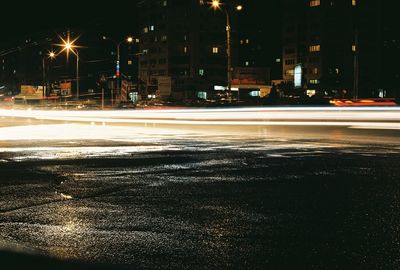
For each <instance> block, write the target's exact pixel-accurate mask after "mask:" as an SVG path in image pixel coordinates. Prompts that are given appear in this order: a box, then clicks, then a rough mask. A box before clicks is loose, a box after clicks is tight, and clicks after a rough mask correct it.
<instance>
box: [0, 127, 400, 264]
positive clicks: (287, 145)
mask: <svg viewBox="0 0 400 270" xmlns="http://www.w3.org/2000/svg"><path fill="white" fill-rule="evenodd" d="M39 128H40V127H39ZM100 128H101V127H100ZM119 131H121V129H120V128H117V129H115V130H111V131H110V132H112V133H113V132H119ZM136 131H137V130H136ZM64 135H65V134H64ZM87 135H88V136H89V133H87ZM24 136H26V137H27V135H24ZM110 136H111V135H110ZM112 136H113V135H112ZM335 136H339V135H338V133H337V132H335ZM0 145H1V151H0V172H1V180H0V183H1V188H0V239H1V240H0V242H1V241H8V242H11V243H18V244H19V245H23V246H26V247H29V248H33V249H35V250H36V251H37V252H39V253H41V254H44V255H50V256H52V257H56V258H62V259H78V260H83V261H88V262H95V263H106V264H116V265H123V266H128V267H132V268H135V267H140V268H155V269H176V268H196V269H197V268H207V269H221V268H232V267H235V268H244V269H266V268H269V269H288V268H291V269H296V268H297V269H304V266H305V268H306V269H324V268H338V269H353V268H356V269H377V268H380V269H398V268H399V267H400V265H399V261H400V260H399V259H400V254H399V250H400V249H399V248H400V233H399V228H400V226H399V224H400V214H399V213H400V201H399V200H398V198H399V197H400V194H399V190H400V189H399V182H398V177H399V175H400V168H399V166H398V164H399V162H400V151H399V148H398V145H397V144H395V143H394V144H391V143H385V144H383V143H380V142H375V143H371V144H369V145H366V144H364V143H363V142H362V141H359V142H357V143H354V142H352V141H351V140H347V139H346V140H339V139H338V140H334V139H331V140H330V141H327V140H322V139H320V138H314V137H313V138H307V137H305V138H302V139H293V138H291V137H290V136H279V137H276V138H274V137H273V136H265V135H261V136H260V135H254V136H247V137H243V136H241V135H229V136H227V135H218V134H215V135H212V136H208V137H207V138H204V137H202V136H198V134H197V133H196V132H193V131H192V132H186V131H182V132H181V133H178V134H177V135H176V136H171V135H170V134H168V133H167V134H157V135H154V137H151V136H150V135H147V134H144V135H143V136H142V135H138V134H136V135H135V136H134V135H133V133H132V134H130V133H125V134H124V136H121V137H120V140H113V141H111V140H104V138H103V137H97V135H93V136H91V135H90V136H89V138H86V139H85V140H82V138H79V137H77V138H74V139H73V140H71V141H69V140H66V139H65V138H60V139H59V140H56V141H47V142H46V143H43V141H37V140H36V141H34V142H33V141H18V142H16V143H15V144H14V143H13V144H11V143H10V142H9V141H3V142H1V143H0Z"/></svg>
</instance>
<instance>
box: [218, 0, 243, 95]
mask: <svg viewBox="0 0 400 270" xmlns="http://www.w3.org/2000/svg"><path fill="white" fill-rule="evenodd" d="M223 5H226V4H223V3H221V2H220V0H213V1H212V2H211V7H212V8H213V9H214V10H217V9H222V6H223ZM223 10H224V11H225V14H226V44H227V49H226V54H227V58H228V64H227V80H228V85H227V86H228V99H229V102H231V101H232V44H231V43H232V39H231V19H230V15H229V11H228V10H227V9H226V8H224V9H223ZM235 10H237V11H241V10H243V6H242V5H237V6H235Z"/></svg>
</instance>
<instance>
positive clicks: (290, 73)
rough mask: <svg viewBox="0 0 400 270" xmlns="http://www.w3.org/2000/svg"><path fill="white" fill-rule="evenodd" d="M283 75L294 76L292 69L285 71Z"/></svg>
mask: <svg viewBox="0 0 400 270" xmlns="http://www.w3.org/2000/svg"><path fill="white" fill-rule="evenodd" d="M285 74H286V76H294V69H289V70H286V72H285Z"/></svg>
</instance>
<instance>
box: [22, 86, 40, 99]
mask: <svg viewBox="0 0 400 270" xmlns="http://www.w3.org/2000/svg"><path fill="white" fill-rule="evenodd" d="M43 93H44V91H43V86H33V85H21V96H26V97H30V98H42V97H43Z"/></svg>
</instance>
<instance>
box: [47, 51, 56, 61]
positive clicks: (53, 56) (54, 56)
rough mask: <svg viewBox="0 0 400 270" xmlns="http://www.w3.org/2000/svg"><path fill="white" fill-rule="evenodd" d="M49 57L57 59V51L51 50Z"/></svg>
mask: <svg viewBox="0 0 400 270" xmlns="http://www.w3.org/2000/svg"><path fill="white" fill-rule="evenodd" d="M49 58H50V59H55V58H56V53H55V52H53V51H51V52H49Z"/></svg>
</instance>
